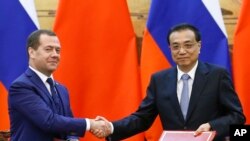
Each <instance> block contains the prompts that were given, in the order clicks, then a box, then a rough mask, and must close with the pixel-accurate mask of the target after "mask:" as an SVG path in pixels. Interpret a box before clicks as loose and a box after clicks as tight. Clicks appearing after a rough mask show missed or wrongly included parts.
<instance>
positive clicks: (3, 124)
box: [0, 82, 10, 130]
mask: <svg viewBox="0 0 250 141" xmlns="http://www.w3.org/2000/svg"><path fill="white" fill-rule="evenodd" d="M0 100H1V102H0V109H1V114H0V130H9V128H10V125H9V124H10V121H9V115H8V104H7V90H6V89H5V87H4V86H3V85H2V83H1V82H0Z"/></svg>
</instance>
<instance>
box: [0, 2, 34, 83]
mask: <svg viewBox="0 0 250 141" xmlns="http://www.w3.org/2000/svg"><path fill="white" fill-rule="evenodd" d="M0 21H1V22H0V33H1V34H0V68H1V69H0V81H2V82H3V84H4V86H5V87H6V88H9V86H10V84H11V82H12V81H13V80H14V79H15V78H16V77H17V76H19V75H20V74H21V73H22V72H24V71H25V69H26V68H27V66H28V57H27V53H26V39H27V37H28V35H29V34H30V33H31V32H32V31H34V30H36V29H37V27H36V26H35V24H34V23H33V21H32V20H31V18H30V17H29V15H28V14H27V13H26V11H25V10H24V8H23V7H22V5H21V4H20V2H19V1H18V0H1V1H0Z"/></svg>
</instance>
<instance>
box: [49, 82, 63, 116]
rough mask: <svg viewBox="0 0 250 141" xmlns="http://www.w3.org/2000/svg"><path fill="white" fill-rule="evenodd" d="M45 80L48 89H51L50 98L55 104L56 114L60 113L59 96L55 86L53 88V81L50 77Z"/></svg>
mask: <svg viewBox="0 0 250 141" xmlns="http://www.w3.org/2000/svg"><path fill="white" fill-rule="evenodd" d="M47 82H48V83H49V85H50V91H51V95H52V99H53V101H54V104H55V106H56V110H57V114H60V113H61V106H60V103H61V102H60V99H59V96H58V94H57V91H56V88H55V83H54V81H53V80H52V78H48V79H47Z"/></svg>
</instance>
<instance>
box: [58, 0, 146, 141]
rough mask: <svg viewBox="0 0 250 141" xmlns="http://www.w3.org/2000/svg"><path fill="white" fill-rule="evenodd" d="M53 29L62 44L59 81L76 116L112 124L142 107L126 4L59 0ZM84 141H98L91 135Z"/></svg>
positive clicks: (119, 0) (137, 140) (138, 138)
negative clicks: (66, 91) (98, 119)
mask: <svg viewBox="0 0 250 141" xmlns="http://www.w3.org/2000/svg"><path fill="white" fill-rule="evenodd" d="M54 31H55V32H56V33H57V35H58V37H59V39H60V41H61V46H62V51H61V58H62V60H61V64H60V66H59V69H58V70H57V71H56V73H55V78H56V79H57V80H59V81H60V82H62V83H63V84H65V85H66V86H67V87H68V89H69V91H70V99H71V107H72V109H73V112H74V115H75V116H76V117H88V118H95V117H96V116H97V115H101V116H104V117H106V118H107V119H108V120H111V121H112V120H117V119H120V118H123V117H125V116H127V115H129V114H130V113H132V112H134V111H135V110H136V109H137V107H138V105H139V103H140V102H141V91H140V89H141V88H140V77H139V67H138V53H137V48H136V38H135V34H134V31H133V27H132V23H131V20H130V15H129V12H128V7H127V3H126V1H124V0H110V1H103V0H99V1H92V0H84V1H83V0H74V1H69V0H60V1H59V7H58V10H57V14H56V20H55V25H54ZM143 138H144V136H143V134H139V135H136V136H134V137H131V138H129V139H127V140H128V141H143ZM81 140H86V141H94V140H98V139H97V138H95V137H94V136H93V135H90V134H89V133H87V135H85V137H84V138H82V139H81Z"/></svg>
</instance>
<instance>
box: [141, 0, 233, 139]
mask: <svg viewBox="0 0 250 141" xmlns="http://www.w3.org/2000/svg"><path fill="white" fill-rule="evenodd" d="M180 23H190V24H193V25H194V26H196V27H197V28H198V29H199V30H200V31H201V46H202V47H201V54H200V57H199V58H200V60H202V61H204V62H209V63H214V64H218V65H220V66H223V67H225V68H227V69H228V70H229V71H230V72H231V69H230V68H231V65H230V58H229V49H228V40H227V34H226V30H225V26H224V22H223V18H222V13H221V9H220V5H219V0H152V3H151V8H150V11H149V17H148V21H147V26H146V30H145V32H144V38H143V43H142V54H141V75H142V76H141V79H142V93H143V94H144V95H145V92H146V87H147V85H148V82H149V78H150V76H151V74H152V73H153V72H156V71H159V70H160V69H164V68H169V67H171V66H174V65H175V63H174V62H173V60H172V57H171V53H170V50H169V47H168V44H167V39H166V36H167V32H168V30H169V29H170V28H171V27H172V26H174V25H176V24H180ZM166 112H167V111H166ZM156 123H158V125H157V128H154V127H155V126H153V129H150V130H149V134H147V139H148V140H151V139H155V140H156V139H159V135H160V133H156V132H155V131H157V130H158V131H159V129H161V123H160V122H159V120H158V122H156Z"/></svg>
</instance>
